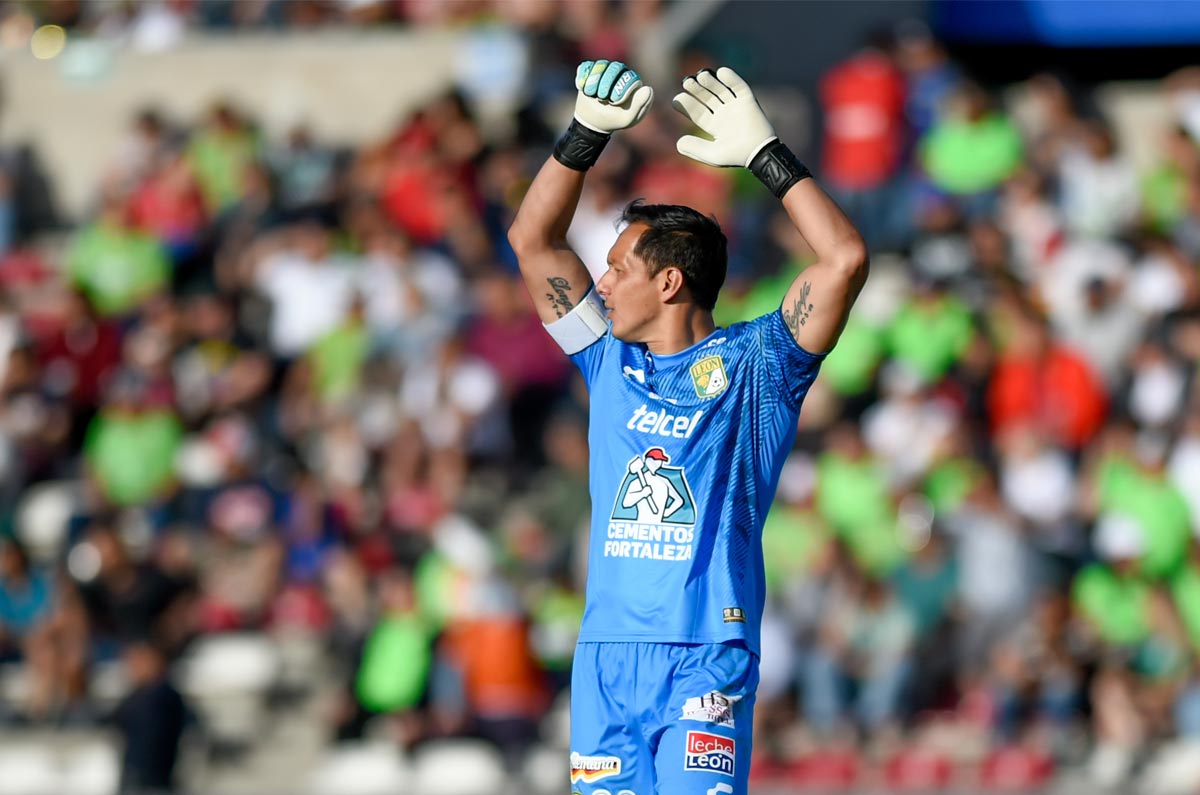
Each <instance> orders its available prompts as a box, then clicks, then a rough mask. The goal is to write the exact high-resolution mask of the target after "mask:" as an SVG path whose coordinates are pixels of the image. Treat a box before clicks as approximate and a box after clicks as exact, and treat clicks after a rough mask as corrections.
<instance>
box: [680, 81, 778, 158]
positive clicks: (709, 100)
mask: <svg viewBox="0 0 1200 795" xmlns="http://www.w3.org/2000/svg"><path fill="white" fill-rule="evenodd" d="M671 105H672V106H673V107H674V108H675V110H677V111H679V112H680V113H682V114H683V115H684V116H687V118H688V120H690V121H691V122H692V124H694V125H696V126H697V127H699V128H700V129H701V130H703V131H704V132H706V133H708V135H709V136H710V137H711V138H712V140H711V141H709V140H705V139H704V138H700V137H699V136H695V135H685V136H683V137H682V138H680V139H679V142H678V143H677V144H676V148H677V149H678V150H679V153H680V154H681V155H686V156H688V157H690V158H692V159H693V160H699V161H700V162H701V163H708V164H709V165H710V166H745V167H749V166H750V161H751V160H753V159H754V156H755V155H756V154H758V152H759V150H760V149H762V148H763V147H764V146H766V145H767V144H769V143H771V141H774V140H776V138H777V136H776V135H775V128H774V127H772V126H771V122H769V121H767V117H766V114H764V113H763V111H762V108H760V107H759V106H758V100H756V99H755V98H754V92H753V91H751V90H750V86H749V85H748V84H747V83H746V81H745V80H743V79H742V78H741V76H739V75H738V73H737V72H735V71H733V70H732V69H730V68H729V67H728V66H722V67H721V68H720V69H718V70H717V73H716V74H713V73H712V72H710V71H708V70H707V69H705V70H703V71H701V72H700V73H699V74H697V75H696V76H695V77H688V78H686V79H685V80H684V81H683V91H681V92H680V93H679V94H677V95H676V96H675V99H673V100H672V101H671Z"/></svg>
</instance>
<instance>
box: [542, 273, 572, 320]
mask: <svg viewBox="0 0 1200 795" xmlns="http://www.w3.org/2000/svg"><path fill="white" fill-rule="evenodd" d="M546 281H547V282H548V283H549V284H550V289H551V290H553V291H554V292H553V293H546V297H547V298H549V299H550V306H552V307H554V314H555V315H556V316H557V317H563V316H565V315H566V314H567V313H568V312H570V311H571V309H572V307H574V306H575V305H574V304H573V303H571V298H570V296H568V295H567V290H570V289H571V283H570V282H568V281H567V280H566V279H564V278H563V277H561V276H554V277H551V278H549V279H547V280H546Z"/></svg>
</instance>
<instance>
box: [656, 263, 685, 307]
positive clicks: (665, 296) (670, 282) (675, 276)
mask: <svg viewBox="0 0 1200 795" xmlns="http://www.w3.org/2000/svg"><path fill="white" fill-rule="evenodd" d="M685 287H686V284H685V282H684V279H683V271H681V270H679V268H676V267H674V266H668V267H666V268H663V269H662V270H661V271H660V272H659V274H658V297H659V300H661V301H662V302H663V303H664V304H669V303H672V302H674V301H675V300H676V299H678V298H682V297H683V290H684V288H685Z"/></svg>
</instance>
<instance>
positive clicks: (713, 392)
mask: <svg viewBox="0 0 1200 795" xmlns="http://www.w3.org/2000/svg"><path fill="white" fill-rule="evenodd" d="M688 372H689V373H691V375H692V385H693V386H695V387H696V394H697V395H699V396H700V397H702V398H710V397H716V396H717V395H719V394H721V393H722V392H724V391H725V388H726V387H727V386H729V374H728V373H726V372H725V360H724V359H722V358H721V357H720V356H705V357H704V358H703V359H701V360H700V361H698V362H696V363H695V364H693V365H692V366H691V368H689V370H688Z"/></svg>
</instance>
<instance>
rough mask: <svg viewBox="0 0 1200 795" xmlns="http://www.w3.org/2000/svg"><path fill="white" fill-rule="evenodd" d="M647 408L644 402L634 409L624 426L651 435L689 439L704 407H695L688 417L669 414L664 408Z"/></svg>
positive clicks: (702, 413) (702, 414) (701, 415)
mask: <svg viewBox="0 0 1200 795" xmlns="http://www.w3.org/2000/svg"><path fill="white" fill-rule="evenodd" d="M649 409H650V406H649V405H648V404H646V403H643V404H642V405H641V406H639V407H638V408H636V409H634V410H633V416H632V417H630V418H629V422H627V423H625V427H626V428H628V429H629V430H631V431H637V432H639V433H648V434H650V435H651V436H668V437H670V436H673V437H675V438H676V439H690V438H691V436H692V433H693V432H694V431H695V430H696V425H697V424H698V423H699V422H700V418H701V417H703V416H704V409H697V410H696V413H695V414H693V415H692V416H690V417H689V416H687V415H686V414H679V415H675V414H670V413H668V412H667V411H666V409H663V410H661V411H650V410H649Z"/></svg>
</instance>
